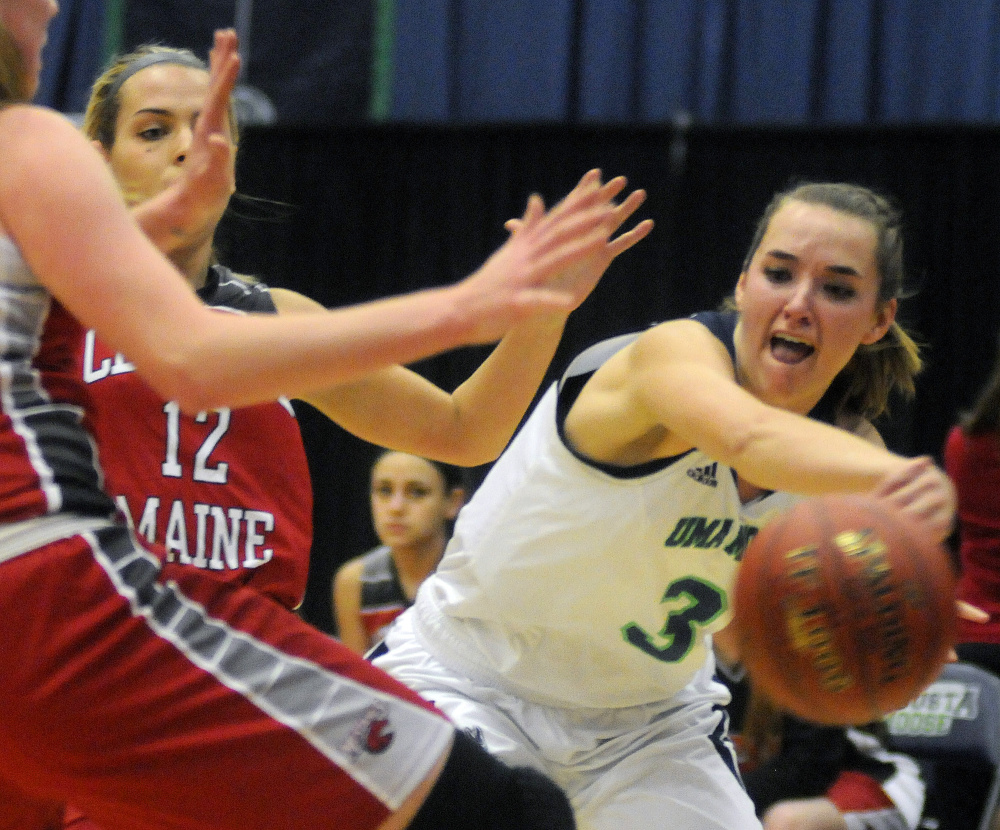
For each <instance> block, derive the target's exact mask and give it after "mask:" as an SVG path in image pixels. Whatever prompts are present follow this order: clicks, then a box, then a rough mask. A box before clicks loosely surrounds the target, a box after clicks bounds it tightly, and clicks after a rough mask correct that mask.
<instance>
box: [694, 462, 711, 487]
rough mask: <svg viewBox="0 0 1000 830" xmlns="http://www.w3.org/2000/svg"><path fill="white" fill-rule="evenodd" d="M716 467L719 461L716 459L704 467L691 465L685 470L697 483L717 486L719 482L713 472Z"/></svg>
mask: <svg viewBox="0 0 1000 830" xmlns="http://www.w3.org/2000/svg"><path fill="white" fill-rule="evenodd" d="M718 468H719V463H718V462H717V461H713V462H712V463H711V464H709V465H708V466H705V467H691V468H690V469H689V470H688V471H687V474H688V475H689V476H691V478H693V479H694V480H695V481H697V482H698V483H699V484H707V485H708V486H709V487H718V486H719V482H718V480H717V479H716V478H715V473H716V470H718Z"/></svg>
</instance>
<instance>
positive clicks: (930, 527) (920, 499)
mask: <svg viewBox="0 0 1000 830" xmlns="http://www.w3.org/2000/svg"><path fill="white" fill-rule="evenodd" d="M874 495H875V496H876V497H878V498H882V499H885V500H886V501H887V502H888V503H889V504H890V505H892V506H893V507H895V508H896V509H897V510H899V511H900V512H901V513H902V514H903V515H904V516H906V517H907V518H909V519H910V520H912V521H913V522H915V523H916V524H917V525H921V526H923V527H924V528H925V529H926V531H927V532H928V533H929V534H930V535H931V536H932V537H933V538H934V539H935V540H936V541H938V542H943V541H944V540H945V539H947V538H948V536H949V535H950V534H951V532H952V530H953V529H954V527H955V510H956V506H957V503H956V498H955V488H954V486H953V485H952V483H951V479H949V478H948V476H947V474H946V473H945V472H944V470H942V469H941V468H940V467H938V466H937V465H936V464H935V463H934V461H933V459H931V458H929V457H927V456H921V457H920V458H913V459H910V461H909V463H908V464H907V465H906V466H905V467H904V468H903V469H902V470H901V471H899V472H897V473H895V474H894V475H891V476H889V477H887V478H886V479H885V480H884V481H883V482H882V483H881V484H880V485H879V486H878V487H876V488H875V491H874Z"/></svg>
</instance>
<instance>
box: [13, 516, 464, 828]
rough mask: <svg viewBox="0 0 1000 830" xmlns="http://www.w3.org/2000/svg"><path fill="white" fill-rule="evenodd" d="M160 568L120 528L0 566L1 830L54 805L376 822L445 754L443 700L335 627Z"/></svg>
mask: <svg viewBox="0 0 1000 830" xmlns="http://www.w3.org/2000/svg"><path fill="white" fill-rule="evenodd" d="M159 567H160V566H159V563H158V561H157V559H156V557H155V556H153V555H151V554H149V553H148V552H146V551H144V550H143V549H142V548H140V547H138V545H137V544H136V543H135V542H134V540H133V537H132V536H131V534H130V533H129V532H128V531H127V530H126V529H125V528H123V527H118V526H113V527H109V528H107V529H101V530H97V531H93V532H87V533H84V534H81V535H79V536H74V537H72V538H70V539H64V540H62V541H59V542H55V543H53V544H50V545H47V546H46V547H44V548H41V549H39V550H36V551H33V552H30V553H26V554H23V555H21V556H17V557H15V558H13V559H10V560H9V561H7V562H5V563H3V564H0V643H2V644H3V663H2V667H0V669H2V670H0V711H2V712H3V717H2V718H0V828H3V830H7V828H15V827H16V828H17V830H36V828H37V829H38V830H41V828H46V830H47V828H49V827H52V826H59V825H52V824H51V816H52V814H53V813H52V810H51V809H50V808H49V807H47V806H46V805H57V804H60V803H65V802H68V803H70V804H73V805H74V806H75V807H77V808H79V809H80V810H81V811H82V813H83V814H84V815H85V816H87V817H88V818H90V819H92V820H93V822H94V823H95V824H97V825H99V826H100V827H101V828H103V830H152V828H158V829H159V830H162V828H164V827H171V828H192V829H193V828H199V829H200V828H204V829H205V830H207V828H212V830H245V828H247V827H267V828H269V830H302V828H303V827H352V828H374V827H377V826H378V825H379V824H380V823H381V822H382V821H384V820H385V818H386V817H387V816H388V815H389V814H390V813H391V812H392V811H393V810H395V809H396V808H398V806H399V805H400V804H401V803H402V802H403V801H404V800H405V799H406V797H407V796H409V794H410V793H411V792H412V791H413V789H414V788H415V787H416V786H417V785H418V784H419V783H420V782H421V781H423V780H424V778H426V776H427V775H428V773H429V772H430V770H431V769H432V767H433V766H434V764H435V763H436V761H437V760H438V759H439V758H440V757H441V755H442V754H443V753H444V751H445V750H446V748H447V746H448V745H449V743H450V741H451V736H452V733H453V727H452V726H451V725H450V724H449V723H448V722H447V721H446V720H445V719H444V718H443V716H441V715H440V713H438V712H436V710H434V709H433V707H431V706H430V705H429V704H427V703H426V702H425V701H423V700H422V699H420V698H419V697H418V696H417V695H415V694H414V693H413V692H411V691H409V690H408V689H406V687H404V686H402V685H401V684H399V683H398V682H396V681H395V680H393V679H392V678H390V677H388V676H387V675H386V674H385V673H384V672H381V671H379V670H378V669H376V668H375V667H374V666H372V665H370V664H369V663H367V662H366V661H364V660H363V659H361V658H360V657H358V656H357V655H355V654H354V653H353V652H352V651H350V650H349V649H348V648H346V647H345V646H343V645H341V644H340V643H339V642H337V641H336V640H334V639H333V638H331V637H328V636H326V635H324V634H323V633H321V632H320V631H318V630H317V629H315V628H313V627H312V626H310V625H309V624H307V623H305V622H303V621H302V620H301V619H299V618H298V617H297V616H295V614H293V613H291V612H289V611H287V610H286V609H284V608H283V607H281V606H280V605H278V604H277V603H276V602H274V601H272V600H269V599H265V598H263V597H261V596H260V595H258V594H256V593H255V592H253V591H250V590H248V589H245V588H239V587H235V586H232V585H225V584H223V583H221V582H219V581H216V580H213V579H211V578H209V577H206V576H205V575H203V574H200V573H196V572H192V571H190V570H187V569H176V570H164V571H163V573H162V574H161V573H160V571H159ZM168 568H169V566H168ZM59 815H60V816H61V811H60V813H59ZM26 816H28V817H30V818H28V819H26V818H25V817H26Z"/></svg>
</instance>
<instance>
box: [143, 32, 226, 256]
mask: <svg viewBox="0 0 1000 830" xmlns="http://www.w3.org/2000/svg"><path fill="white" fill-rule="evenodd" d="M236 48H237V39H236V33H235V32H234V31H232V30H231V29H225V30H220V31H218V32H216V33H215V43H214V46H213V48H212V51H211V52H210V53H209V70H210V76H209V78H210V82H209V89H208V94H207V96H206V98H205V104H204V106H203V108H202V111H201V113H200V114H199V116H198V119H197V121H196V123H195V128H194V131H195V135H194V137H193V139H192V142H191V147H190V152H189V153H188V154H187V158H186V159H185V163H184V164H183V165H182V166H181V167H180V173H179V175H178V177H177V180H176V181H174V182H173V183H172V184H171V185H170V186H169V187H167V188H166V189H165V190H164V191H163V192H162V193H159V194H157V195H156V196H154V197H153V198H151V199H148V200H146V201H144V202H142V203H141V204H138V205H135V206H133V214H134V216H135V218H136V221H137V222H138V223H139V227H141V228H142V229H143V231H145V233H146V235H147V236H148V237H149V238H150V239H151V240H152V241H153V244H154V245H156V247H157V248H159V249H160V250H161V251H163V252H164V253H165V254H167V255H168V256H171V257H180V256H181V255H182V252H184V251H186V250H195V249H198V248H200V247H202V246H204V245H205V244H210V243H211V239H212V238H213V236H214V235H215V229H216V227H217V226H218V224H219V220H220V219H221V218H222V213H223V212H224V211H225V208H226V204H227V203H228V201H229V197H230V196H232V195H233V193H234V192H235V191H236V147H235V145H234V144H233V141H232V134H231V131H230V125H229V124H228V122H227V117H228V115H229V110H230V105H229V102H230V95H231V93H232V90H233V86H234V84H235V83H236V78H237V75H238V74H239V67H240V59H239V55H238V54H237V51H236Z"/></svg>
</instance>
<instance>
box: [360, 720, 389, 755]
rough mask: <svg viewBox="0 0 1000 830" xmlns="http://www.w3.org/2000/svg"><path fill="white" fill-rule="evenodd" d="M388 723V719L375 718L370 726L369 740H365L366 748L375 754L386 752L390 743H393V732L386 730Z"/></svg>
mask: <svg viewBox="0 0 1000 830" xmlns="http://www.w3.org/2000/svg"><path fill="white" fill-rule="evenodd" d="M388 725H389V721H388V719H386V718H379V719H378V720H373V721H372V722H371V725H370V726H369V727H368V740H367V741H366V742H365V748H366V749H367V750H368V751H369V752H371V753H372V754H373V755H378V754H379V753H380V752H385V751H386V750H387V749H388V748H389V744H391V743H392V739H393V733H392V732H386V731H385V730H386V727H387V726H388Z"/></svg>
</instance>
